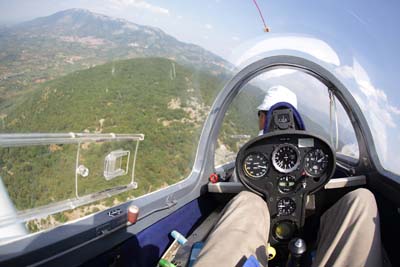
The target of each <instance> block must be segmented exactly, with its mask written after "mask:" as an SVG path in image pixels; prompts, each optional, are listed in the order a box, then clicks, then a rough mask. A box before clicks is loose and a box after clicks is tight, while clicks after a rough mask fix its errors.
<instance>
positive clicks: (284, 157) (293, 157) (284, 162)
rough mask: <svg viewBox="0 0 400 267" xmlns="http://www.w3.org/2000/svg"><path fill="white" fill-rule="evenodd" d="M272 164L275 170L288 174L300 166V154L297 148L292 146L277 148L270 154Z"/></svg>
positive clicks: (284, 145)
mask: <svg viewBox="0 0 400 267" xmlns="http://www.w3.org/2000/svg"><path fill="white" fill-rule="evenodd" d="M272 164H273V165H274V167H275V169H276V170H277V171H279V172H282V173H289V172H292V171H294V170H296V169H297V167H298V166H299V165H300V153H299V150H298V149H297V147H295V146H294V145H292V144H283V145H280V146H278V147H277V148H276V149H275V150H274V152H272Z"/></svg>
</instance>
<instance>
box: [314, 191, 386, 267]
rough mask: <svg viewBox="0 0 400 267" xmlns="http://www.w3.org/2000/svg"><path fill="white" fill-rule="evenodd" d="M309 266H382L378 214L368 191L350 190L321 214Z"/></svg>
mask: <svg viewBox="0 0 400 267" xmlns="http://www.w3.org/2000/svg"><path fill="white" fill-rule="evenodd" d="M313 266H338V267H345V266H349V267H361V266H363V267H370V266H371V267H380V266H382V253H381V236H380V226H379V215H378V209H377V206H376V201H375V198H374V195H373V194H372V193H371V192H370V191H368V190H366V189H357V190H354V191H352V192H350V193H348V194H346V195H345V196H344V197H342V198H341V199H340V200H339V201H338V202H337V203H335V205H333V206H332V207H331V208H330V209H329V210H328V211H326V212H325V213H324V215H323V216H322V217H321V226H320V230H319V233H318V243H317V253H316V258H315V261H314V264H313Z"/></svg>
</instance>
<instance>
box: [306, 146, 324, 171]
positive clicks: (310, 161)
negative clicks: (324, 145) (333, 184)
mask: <svg viewBox="0 0 400 267" xmlns="http://www.w3.org/2000/svg"><path fill="white" fill-rule="evenodd" d="M328 161H329V158H328V155H327V154H325V153H324V151H323V150H322V149H320V148H316V149H313V150H311V151H310V152H308V153H307V154H306V156H305V157H304V170H305V171H306V173H307V174H308V175H309V176H313V177H317V176H321V175H322V174H323V173H324V172H325V170H326V167H328Z"/></svg>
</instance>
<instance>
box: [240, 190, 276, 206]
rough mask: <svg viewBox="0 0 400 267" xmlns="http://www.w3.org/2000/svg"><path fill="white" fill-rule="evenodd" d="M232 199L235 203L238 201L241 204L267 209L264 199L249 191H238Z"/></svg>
mask: <svg viewBox="0 0 400 267" xmlns="http://www.w3.org/2000/svg"><path fill="white" fill-rule="evenodd" d="M233 201H234V202H236V203H240V204H241V205H249V206H252V207H253V208H263V209H268V207H267V204H266V203H265V201H264V199H262V198H261V197H260V196H259V195H257V194H255V193H252V192H249V191H242V192H240V193H239V194H237V195H236V196H235V198H234V200H233Z"/></svg>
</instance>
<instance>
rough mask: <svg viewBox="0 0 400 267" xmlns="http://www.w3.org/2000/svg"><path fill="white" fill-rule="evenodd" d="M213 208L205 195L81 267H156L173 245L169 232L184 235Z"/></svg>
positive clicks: (213, 205) (211, 200)
mask: <svg viewBox="0 0 400 267" xmlns="http://www.w3.org/2000/svg"><path fill="white" fill-rule="evenodd" d="M214 209H215V202H214V199H213V198H212V197H210V195H208V194H205V195H202V196H201V197H199V198H198V199H195V200H193V201H191V202H189V203H188V204H186V205H185V206H183V207H181V208H180V209H178V210H176V211H175V212H173V213H172V214H170V215H168V216H167V217H165V218H163V219H161V220H159V221H157V222H156V223H155V224H153V225H151V226H150V227H148V228H146V229H144V230H143V231H141V232H140V233H138V234H136V235H132V237H130V238H129V239H128V240H126V241H125V242H123V243H122V244H120V245H118V246H116V247H114V248H112V249H110V250H109V251H107V252H106V253H103V254H101V255H99V256H98V257H96V258H94V259H92V260H90V261H88V262H86V263H85V264H83V266H85V267H89V266H90V267H92V266H96V267H102V266H104V267H106V266H111V265H113V266H124V267H125V266H129V267H139V266H140V267H147V266H157V263H158V261H159V259H160V257H161V256H162V254H163V253H164V252H165V251H166V249H167V248H168V247H169V245H170V244H172V242H173V239H172V237H171V236H170V233H171V232H172V230H177V231H178V232H179V233H181V234H182V235H183V236H188V234H190V233H191V231H193V230H194V229H195V228H196V227H197V226H198V225H199V224H200V223H201V221H202V219H204V218H206V217H207V216H208V215H209V214H210V213H211V211H212V210H214Z"/></svg>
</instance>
